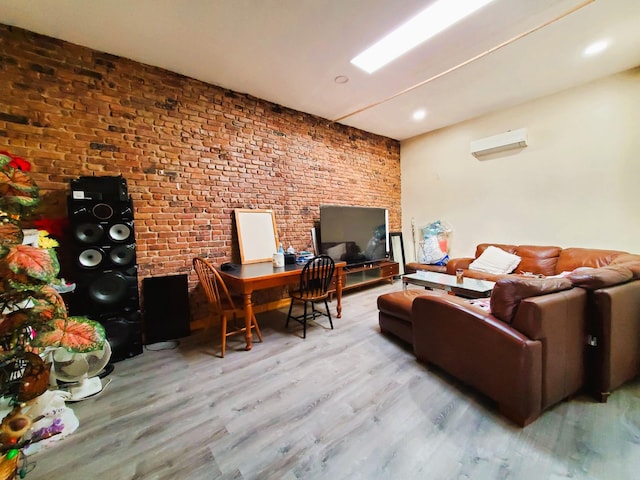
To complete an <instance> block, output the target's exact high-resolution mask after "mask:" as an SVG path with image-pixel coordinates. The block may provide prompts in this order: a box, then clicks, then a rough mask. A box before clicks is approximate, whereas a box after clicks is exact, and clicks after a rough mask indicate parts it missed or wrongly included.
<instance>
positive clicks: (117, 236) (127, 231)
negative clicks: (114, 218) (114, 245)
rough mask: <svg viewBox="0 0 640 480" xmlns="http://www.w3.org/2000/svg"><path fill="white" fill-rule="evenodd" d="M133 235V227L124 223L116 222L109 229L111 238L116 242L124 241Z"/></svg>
mask: <svg viewBox="0 0 640 480" xmlns="http://www.w3.org/2000/svg"><path fill="white" fill-rule="evenodd" d="M130 236H131V228H130V227H129V226H128V225H125V224H124V223H116V224H115V225H112V226H111V228H110V229H109V238H111V240H113V241H114V242H123V241H125V240H127V239H128V238H129V237H130Z"/></svg>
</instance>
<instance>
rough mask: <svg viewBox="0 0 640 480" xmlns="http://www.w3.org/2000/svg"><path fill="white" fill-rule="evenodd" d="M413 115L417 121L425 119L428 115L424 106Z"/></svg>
mask: <svg viewBox="0 0 640 480" xmlns="http://www.w3.org/2000/svg"><path fill="white" fill-rule="evenodd" d="M411 116H412V117H413V119H414V120H415V121H416V122H418V121H420V120H424V118H425V117H426V116H427V111H426V110H425V109H424V108H421V109H419V110H416V111H415V112H413V115H411Z"/></svg>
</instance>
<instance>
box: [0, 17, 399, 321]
mask: <svg viewBox="0 0 640 480" xmlns="http://www.w3.org/2000/svg"><path fill="white" fill-rule="evenodd" d="M0 149H6V150H10V151H11V152H12V153H14V154H17V155H20V156H23V157H24V158H26V159H28V160H29V161H31V162H32V164H33V171H32V172H33V176H34V178H35V180H36V181H37V182H38V184H39V185H40V187H41V189H42V191H43V194H44V195H45V197H46V198H47V201H46V202H45V207H44V209H43V212H42V215H43V216H50V217H62V216H65V215H66V203H65V202H66V196H67V195H68V194H69V181H70V180H71V179H74V178H77V177H78V176H81V175H91V174H94V173H95V174H96V175H119V174H122V175H123V176H124V177H125V178H126V180H127V182H128V186H129V192H130V194H131V196H132V198H133V201H134V207H135V218H136V223H135V228H136V241H137V256H138V264H139V275H140V279H142V278H144V277H149V276H162V275H171V274H176V273H188V274H189V275H190V277H189V285H190V291H192V293H193V290H194V287H195V285H196V283H197V282H196V278H195V274H194V273H193V272H192V270H191V260H192V258H193V257H194V256H196V255H204V256H208V257H209V258H211V259H212V260H213V261H214V262H216V263H220V262H224V261H230V260H234V261H237V257H236V254H237V239H236V238H235V235H234V233H233V220H232V217H233V210H234V209H235V208H269V209H273V210H274V211H275V215H276V222H277V228H278V233H279V235H280V237H281V239H283V242H284V243H285V247H286V246H287V245H288V244H289V243H291V244H292V245H293V246H294V247H296V248H298V249H303V248H305V247H307V245H308V244H309V237H310V235H309V231H310V228H311V227H312V226H313V225H314V222H316V221H318V219H319V206H320V204H325V203H330V204H345V205H365V206H379V207H386V208H389V216H390V223H391V229H392V230H400V226H401V223H400V214H401V212H400V145H399V142H397V141H395V140H392V139H389V138H385V137H381V136H377V135H374V134H370V133H367V132H363V131H360V130H357V129H353V128H350V127H346V126H343V125H339V124H332V123H330V122H329V121H328V120H326V119H323V118H319V117H315V116H313V115H309V114H306V113H302V112H297V111H294V110H291V109H287V108H284V107H281V106H279V105H275V104H273V103H269V102H267V101H264V100H261V99H258V98H254V97H251V96H249V95H244V94H239V93H235V92H232V91H230V90H225V89H222V88H219V87H216V86H212V85H209V84H206V83H203V82H200V81H197V80H194V79H191V78H188V77H184V76H181V75H178V74H175V73H171V72H168V71H166V70H163V69H160V68H155V67H150V66H148V65H143V64H140V63H136V62H133V61H130V60H126V59H123V58H119V57H115V56H112V55H108V54H105V53H101V52H97V51H94V50H90V49H87V48H84V47H80V46H77V45H73V44H70V43H67V42H63V41H60V40H55V39H52V38H49V37H44V36H41V35H37V34H34V33H31V32H28V31H25V30H21V29H17V28H13V27H7V26H4V25H0ZM191 306H192V316H193V317H195V318H198V316H199V315H200V314H201V313H202V309H203V299H202V298H199V295H195V296H193V295H192V299H191Z"/></svg>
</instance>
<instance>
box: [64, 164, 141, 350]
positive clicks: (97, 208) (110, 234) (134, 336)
mask: <svg viewBox="0 0 640 480" xmlns="http://www.w3.org/2000/svg"><path fill="white" fill-rule="evenodd" d="M71 190H72V191H71V195H70V196H69V198H68V200H67V207H68V215H69V224H70V227H71V228H70V239H69V240H68V243H69V245H67V246H66V248H65V250H66V251H65V254H66V255H67V257H69V258H71V259H72V261H71V262H68V263H69V266H68V268H69V270H70V271H68V272H65V277H66V278H67V280H69V281H73V282H74V283H75V284H76V290H75V292H73V293H72V294H70V295H68V296H67V298H66V300H67V304H68V307H69V313H70V314H71V315H84V316H87V317H89V318H92V319H94V320H97V321H99V322H100V323H101V324H102V325H103V326H104V327H105V330H106V332H107V339H108V340H109V343H110V345H111V350H112V360H113V361H118V360H122V359H124V358H127V357H131V356H134V355H137V354H139V353H142V320H141V314H140V298H139V293H138V267H137V265H136V243H135V229H134V218H133V204H132V201H131V198H130V197H129V196H128V194H127V184H126V181H125V180H124V179H123V178H122V177H80V178H79V179H78V180H72V181H71Z"/></svg>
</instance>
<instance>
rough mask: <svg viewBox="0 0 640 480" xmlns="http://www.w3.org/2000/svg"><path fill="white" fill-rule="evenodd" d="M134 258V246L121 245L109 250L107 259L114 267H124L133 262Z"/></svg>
mask: <svg viewBox="0 0 640 480" xmlns="http://www.w3.org/2000/svg"><path fill="white" fill-rule="evenodd" d="M135 256H136V245H135V243H134V244H133V245H121V246H119V247H116V248H114V249H113V250H111V253H110V254H109V259H110V260H111V263H113V264H114V265H118V266H119V267H124V266H126V265H129V264H130V263H132V262H133V259H134V258H135Z"/></svg>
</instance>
